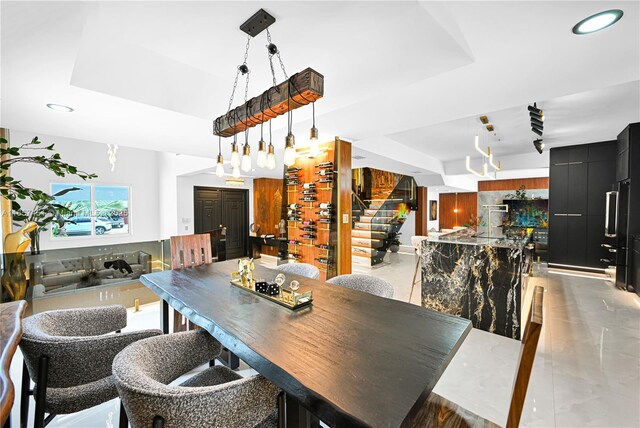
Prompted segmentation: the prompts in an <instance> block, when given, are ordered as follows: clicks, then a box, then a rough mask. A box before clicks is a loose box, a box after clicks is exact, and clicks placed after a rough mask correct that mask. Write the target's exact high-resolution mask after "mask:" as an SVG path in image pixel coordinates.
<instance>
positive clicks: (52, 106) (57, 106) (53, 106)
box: [47, 104, 73, 113]
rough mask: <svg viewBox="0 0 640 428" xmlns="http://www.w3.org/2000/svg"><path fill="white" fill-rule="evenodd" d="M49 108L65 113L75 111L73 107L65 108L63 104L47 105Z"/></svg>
mask: <svg viewBox="0 0 640 428" xmlns="http://www.w3.org/2000/svg"><path fill="white" fill-rule="evenodd" d="M47 107H49V108H50V109H51V110H55V111H63V112H65V113H71V112H72V111H73V109H72V108H71V107H67V106H63V105H61V104H47Z"/></svg>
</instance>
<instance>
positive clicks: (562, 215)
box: [554, 214, 569, 217]
mask: <svg viewBox="0 0 640 428" xmlns="http://www.w3.org/2000/svg"><path fill="white" fill-rule="evenodd" d="M554 215H555V216H558V217H566V216H568V215H569V214H554Z"/></svg>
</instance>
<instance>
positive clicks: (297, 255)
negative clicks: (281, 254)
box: [289, 253, 302, 260]
mask: <svg viewBox="0 0 640 428" xmlns="http://www.w3.org/2000/svg"><path fill="white" fill-rule="evenodd" d="M289 258H290V259H294V260H300V259H301V258H302V255H301V254H295V253H289Z"/></svg>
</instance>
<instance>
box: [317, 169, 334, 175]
mask: <svg viewBox="0 0 640 428" xmlns="http://www.w3.org/2000/svg"><path fill="white" fill-rule="evenodd" d="M316 175H333V170H330V169H321V170H320V171H318V172H316Z"/></svg>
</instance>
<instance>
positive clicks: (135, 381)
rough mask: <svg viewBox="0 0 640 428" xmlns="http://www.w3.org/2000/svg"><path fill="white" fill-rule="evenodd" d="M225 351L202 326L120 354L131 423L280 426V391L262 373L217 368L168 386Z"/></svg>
mask: <svg viewBox="0 0 640 428" xmlns="http://www.w3.org/2000/svg"><path fill="white" fill-rule="evenodd" d="M220 351H221V345H220V343H219V342H218V341H217V340H215V339H214V338H213V337H211V335H209V333H208V332H207V331H206V330H202V329H199V330H192V331H187V332H183V333H174V334H169V335H163V336H157V337H152V338H149V339H146V340H141V341H139V342H136V343H135V344H133V345H131V346H129V347H127V348H126V349H125V350H123V351H122V352H121V353H120V354H118V356H117V357H116V358H115V359H114V361H113V374H114V376H115V378H116V385H117V388H118V392H119V393H120V398H121V399H122V402H123V404H124V407H125V409H126V411H127V415H128V416H129V421H130V422H131V426H132V427H133V428H137V427H145V428H146V427H149V426H152V424H153V427H180V428H189V427H193V428H199V427H225V428H226V427H237V428H242V427H247V428H250V427H254V426H263V427H266V426H275V425H276V424H277V401H278V389H277V388H276V387H275V386H274V385H273V384H272V383H271V382H269V381H267V380H266V379H264V378H263V377H262V376H252V377H247V378H243V377H241V376H240V375H239V374H238V373H236V372H234V371H233V370H230V369H229V368H227V367H224V366H213V367H209V368H208V369H206V370H204V371H202V372H200V373H198V374H196V375H195V376H193V377H191V378H190V379H188V380H186V381H185V382H183V383H182V384H180V385H176V386H173V385H168V384H169V383H171V382H173V381H174V380H175V379H177V378H178V377H180V376H181V375H183V374H185V373H188V372H189V371H191V370H193V369H194V368H196V367H198V366H200V365H202V364H204V363H207V362H209V361H210V360H213V359H214V358H216V356H218V355H219V354H220Z"/></svg>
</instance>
